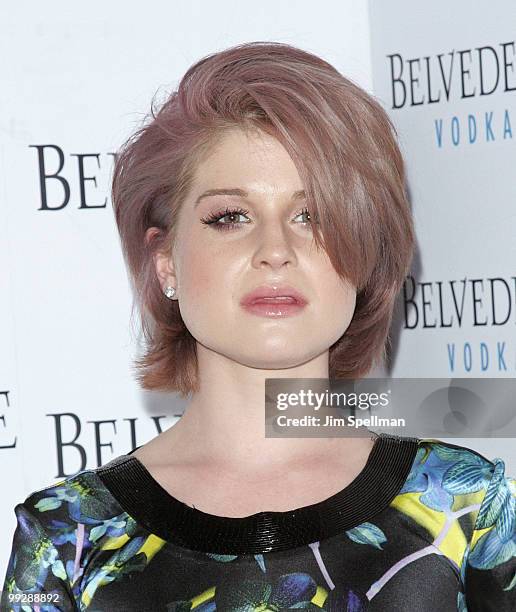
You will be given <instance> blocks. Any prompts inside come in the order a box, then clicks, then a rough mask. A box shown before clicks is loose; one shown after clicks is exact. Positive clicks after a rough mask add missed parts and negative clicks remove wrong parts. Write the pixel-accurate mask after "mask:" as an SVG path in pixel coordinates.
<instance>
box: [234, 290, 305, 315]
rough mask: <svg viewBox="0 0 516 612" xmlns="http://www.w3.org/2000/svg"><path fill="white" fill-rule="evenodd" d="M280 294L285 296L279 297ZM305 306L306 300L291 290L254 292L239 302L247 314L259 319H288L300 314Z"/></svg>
mask: <svg viewBox="0 0 516 612" xmlns="http://www.w3.org/2000/svg"><path fill="white" fill-rule="evenodd" d="M282 292H283V293H285V295H281V293H282ZM260 293H262V294H263V293H265V294H266V295H260ZM267 294H272V295H267ZM306 304H307V300H306V299H305V298H304V296H302V295H301V294H300V293H299V292H297V291H295V290H293V289H284V290H283V291H282V290H281V289H274V288H273V289H269V288H265V289H263V290H260V289H258V290H255V291H253V292H251V293H250V294H248V295H247V296H246V297H245V298H244V299H243V300H242V301H241V306H242V307H243V308H244V309H245V310H246V311H247V312H249V313H250V314H254V315H257V316H261V317H289V316H292V315H295V314H298V313H299V312H301V311H302V310H303V308H304V307H305V306H306Z"/></svg>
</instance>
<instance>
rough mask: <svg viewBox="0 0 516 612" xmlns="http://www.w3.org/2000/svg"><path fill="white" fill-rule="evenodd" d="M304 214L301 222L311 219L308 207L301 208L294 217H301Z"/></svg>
mask: <svg viewBox="0 0 516 612" xmlns="http://www.w3.org/2000/svg"><path fill="white" fill-rule="evenodd" d="M301 216H304V217H306V218H305V220H304V221H302V223H310V221H311V219H310V213H309V212H308V209H307V208H305V209H304V210H302V211H301V212H300V213H299V214H298V215H296V217H295V218H296V219H297V217H301Z"/></svg>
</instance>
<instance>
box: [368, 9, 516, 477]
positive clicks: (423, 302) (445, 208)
mask: <svg viewBox="0 0 516 612" xmlns="http://www.w3.org/2000/svg"><path fill="white" fill-rule="evenodd" d="M369 6H370V35H371V50H372V75H373V91H374V94H375V96H377V98H379V99H380V100H381V102H382V104H383V106H384V108H385V109H386V110H387V111H388V112H389V115H390V116H391V118H392V119H393V121H394V123H395V125H396V129H397V130H398V133H399V136H400V140H401V143H402V149H403V153H404V156H405V159H406V162H407V168H408V184H409V191H410V196H411V202H412V206H413V210H414V217H415V223H416V232H417V239H418V248H417V252H416V256H415V258H414V263H413V266H412V271H411V274H410V275H409V277H408V278H407V280H406V282H405V285H404V288H403V292H402V294H401V295H400V299H399V300H398V303H397V309H396V316H395V321H394V325H393V331H394V332H395V333H393V340H394V344H395V346H394V349H395V350H394V360H393V366H392V368H391V370H390V372H389V374H390V375H391V376H393V377H411V378H417V377H431V378H450V379H459V378H482V379H484V378H493V379H497V378H511V379H514V378H515V377H516V181H515V180H514V165H515V162H516V151H515V142H514V137H515V136H516V132H514V130H516V36H515V26H516V6H515V5H514V4H512V3H510V2H506V1H502V0H496V1H495V2H489V3H488V4H487V3H483V2H482V3H480V2H479V3H470V2H467V1H465V0H456V1H454V2H452V3H449V2H446V1H445V0H437V1H436V2H433V3H432V4H431V6H430V5H428V6H426V5H425V7H424V8H422V7H421V5H420V4H417V3H410V2H408V1H406V0H389V1H388V2H379V1H372V2H370V5H369ZM398 332H399V333H398ZM500 387H502V385H500ZM494 388H496V387H494ZM512 399H513V402H514V403H513V407H514V409H513V413H514V415H515V417H516V397H513V398H512ZM496 400H497V398H495V397H493V403H494V402H495V401H496ZM512 430H513V431H514V427H513V429H512ZM450 441H451V442H454V443H458V444H464V445H469V446H471V447H473V448H476V449H478V450H479V451H480V452H482V453H484V454H485V455H486V456H488V457H490V458H492V457H494V456H500V457H503V458H505V459H506V463H507V468H508V470H511V471H512V472H514V471H516V470H515V468H516V448H515V446H516V445H515V444H514V439H510V438H507V437H506V438H499V439H494V438H493V439H481V438H471V439H458V438H455V439H453V440H450Z"/></svg>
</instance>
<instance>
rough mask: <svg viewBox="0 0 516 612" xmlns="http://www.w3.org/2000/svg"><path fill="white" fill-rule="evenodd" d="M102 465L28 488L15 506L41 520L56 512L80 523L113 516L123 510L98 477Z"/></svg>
mask: <svg viewBox="0 0 516 612" xmlns="http://www.w3.org/2000/svg"><path fill="white" fill-rule="evenodd" d="M122 457H123V456H122ZM118 460H119V458H117V459H115V460H114V461H118ZM111 463H112V462H110V464H111ZM108 465H109V464H108ZM104 467H105V466H101V467H100V468H88V469H84V470H81V471H79V472H77V473H75V474H73V475H71V476H66V477H65V478H62V479H61V480H58V481H54V482H53V483H50V484H48V485H46V486H44V487H42V488H40V489H36V490H34V491H31V492H30V493H29V494H28V495H27V496H26V498H25V499H24V501H22V502H20V503H19V504H17V506H16V508H18V507H19V506H22V507H24V508H26V509H28V510H30V511H32V512H33V513H34V514H35V515H36V516H37V517H38V518H40V519H41V520H43V521H44V520H45V516H52V517H55V516H56V514H59V511H63V512H62V513H63V515H66V516H68V517H69V518H70V519H72V520H74V521H76V522H83V523H89V522H90V521H91V520H106V519H108V518H109V517H111V516H116V515H118V514H120V513H121V512H123V510H122V508H121V507H120V505H119V503H118V502H117V500H116V499H115V498H114V497H113V495H112V494H111V493H110V491H109V490H108V489H107V488H106V486H105V485H104V483H103V481H102V479H101V478H100V472H101V470H102V469H104Z"/></svg>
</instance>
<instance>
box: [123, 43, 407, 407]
mask: <svg viewBox="0 0 516 612" xmlns="http://www.w3.org/2000/svg"><path fill="white" fill-rule="evenodd" d="M235 127H237V128H241V129H244V130H248V129H256V128H258V129H259V130H262V131H264V132H266V133H268V134H270V135H272V136H274V137H275V138H277V140H278V141H279V142H280V143H281V144H282V145H283V146H284V147H285V149H286V150H287V152H288V153H289V155H290V157H291V159H292V161H293V162H294V164H295V166H296V168H297V170H298V172H299V175H300V178H301V181H302V183H303V185H304V189H305V192H306V196H307V208H308V210H309V213H310V217H311V218H312V219H317V220H318V223H316V224H314V226H313V232H314V233H313V236H314V240H315V243H316V245H317V246H318V247H321V248H324V249H325V251H326V252H327V254H328V257H329V259H330V261H331V263H332V265H333V267H334V268H335V270H336V271H337V273H338V274H339V275H340V276H341V277H342V278H343V279H347V280H350V281H351V282H352V283H353V285H354V286H355V287H357V301H356V308H355V312H354V316H353V318H352V320H351V322H350V325H349V327H348V329H347V330H346V332H345V333H344V334H343V335H342V337H341V338H339V340H338V341H337V342H335V343H334V344H333V345H332V346H331V347H329V375H330V377H331V378H360V377H362V376H364V375H365V374H367V373H368V372H369V371H370V369H371V368H372V367H373V366H375V365H377V364H378V363H380V362H381V360H382V359H383V358H385V356H386V354H387V353H386V348H387V345H388V342H389V336H388V334H389V328H390V325H391V320H392V313H393V309H394V305H395V300H396V297H397V295H398V293H399V291H400V289H401V286H402V284H403V281H404V279H405V276H406V274H407V273H408V271H409V267H410V263H411V260H412V256H413V250H414V243H415V236H414V228H413V220H412V215H411V211H410V205H409V202H408V198H407V192H406V186H405V178H406V177H405V167H404V161H403V158H402V155H401V152H400V149H399V147H398V143H397V133H396V130H395V127H394V125H393V124H392V122H391V120H390V119H389V117H388V115H387V114H386V112H385V111H384V110H383V108H382V106H381V104H380V103H379V102H378V101H377V100H376V99H375V98H374V97H372V96H371V95H370V94H368V93H366V92H365V91H364V90H363V89H361V88H360V87H359V86H358V85H356V84H355V83H353V82H352V81H351V80H349V79H347V78H346V77H344V76H343V75H341V74H340V73H339V72H338V71H337V70H336V69H335V68H334V67H333V66H332V65H331V64H329V63H328V62H326V61H324V60H323V59H321V58H320V57H318V56H316V55H313V54H312V53H309V52H307V51H303V50H301V49H298V48H296V47H293V46H291V45H288V44H284V43H275V42H252V43H245V44H240V45H236V46H234V47H231V48H229V49H226V50H224V51H221V52H218V53H213V54H211V55H208V56H207V57H204V58H202V59H201V60H199V61H198V62H197V63H195V64H194V65H193V66H191V67H190V68H189V69H188V70H187V72H186V73H185V75H184V76H183V78H182V80H181V82H180V83H179V87H178V89H177V91H174V92H173V93H172V94H171V95H170V96H169V97H168V99H167V100H166V102H164V104H162V105H161V108H160V110H159V112H157V113H156V111H155V109H154V103H153V104H152V105H151V119H150V121H146V122H144V125H143V126H142V127H140V128H139V129H138V130H137V131H136V132H135V133H134V134H133V135H132V136H130V137H129V138H128V140H127V141H126V142H125V143H124V144H123V145H122V147H121V149H120V151H119V152H118V154H117V156H116V158H115V165H114V173H113V183H112V201H113V207H114V211H115V217H116V222H117V226H118V230H119V232H120V237H121V244H122V249H123V253H124V258H125V261H126V264H127V266H128V270H129V272H130V278H131V283H132V288H133V295H134V299H133V310H134V306H135V304H136V305H137V307H138V310H139V313H140V320H141V323H142V330H143V333H144V337H145V341H146V347H145V353H144V354H143V355H142V356H141V357H139V358H137V359H136V360H135V366H136V376H137V378H138V381H139V383H140V385H141V386H142V387H143V388H145V389H156V390H163V391H177V392H179V393H180V394H181V395H183V396H186V395H187V394H188V393H190V392H192V391H195V390H197V389H198V372H197V353H196V341H195V339H194V338H193V336H192V335H191V334H190V333H189V331H188V329H187V328H186V326H185V324H184V322H183V320H182V318H181V314H180V311H179V307H178V303H177V301H171V300H169V299H168V298H167V297H165V296H164V294H163V291H162V288H161V286H160V284H159V281H158V278H157V275H156V270H155V267H154V262H153V254H154V253H155V252H156V251H157V250H160V251H164V252H166V253H170V252H171V248H172V244H173V240H174V238H175V233H174V230H175V227H176V220H177V216H178V211H179V209H180V207H181V205H182V203H183V201H184V200H185V197H186V196H187V194H188V193H189V189H190V188H191V185H192V179H193V176H194V173H195V169H196V167H197V164H198V163H199V162H200V161H201V160H203V159H204V158H205V157H206V156H207V155H208V154H209V152H210V151H211V150H212V147H213V145H215V144H217V142H218V141H219V139H220V137H221V136H222V135H223V134H224V133H225V132H226V131H227V130H229V129H234V128H235ZM151 227H155V228H157V229H156V232H155V234H154V235H153V237H152V239H151V240H148V241H146V240H145V234H146V231H147V229H149V228H151ZM328 299H331V296H328ZM321 324H324V323H323V322H322V323H321Z"/></svg>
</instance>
